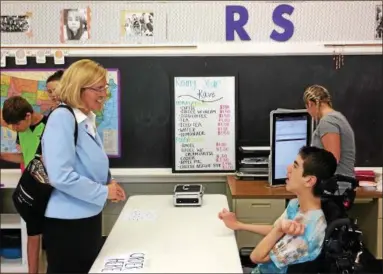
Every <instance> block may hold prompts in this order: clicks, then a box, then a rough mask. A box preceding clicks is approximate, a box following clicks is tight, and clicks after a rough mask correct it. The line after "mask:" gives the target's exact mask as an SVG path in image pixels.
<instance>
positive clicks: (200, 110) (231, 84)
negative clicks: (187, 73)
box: [172, 76, 237, 172]
mask: <svg viewBox="0 0 383 274" xmlns="http://www.w3.org/2000/svg"><path fill="white" fill-rule="evenodd" d="M172 88H173V96H172V98H173V104H172V106H173V110H172V112H173V157H174V158H173V167H172V169H173V172H232V171H234V170H235V160H236V121H235V120H236V101H237V100H236V90H237V89H236V77H235V76H217V77H210V76H203V77H202V76H201V77H196V76H193V77H183V76H179V77H178V76H177V77H174V78H173V83H172Z"/></svg>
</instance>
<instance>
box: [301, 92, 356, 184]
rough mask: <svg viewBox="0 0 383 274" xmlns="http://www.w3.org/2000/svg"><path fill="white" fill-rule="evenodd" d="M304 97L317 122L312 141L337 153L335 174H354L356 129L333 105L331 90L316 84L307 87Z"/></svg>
mask: <svg viewBox="0 0 383 274" xmlns="http://www.w3.org/2000/svg"><path fill="white" fill-rule="evenodd" d="M303 100H304V102H305V104H306V108H307V111H308V113H309V114H310V115H311V116H312V117H313V118H314V119H315V121H316V122H317V127H316V129H315V131H314V132H313V136H312V145H313V146H316V147H319V148H324V149H326V150H328V151H330V152H332V154H334V156H335V158H336V159H337V161H338V167H337V170H336V174H341V175H344V176H349V177H355V173H354V166H355V138H354V131H353V130H352V128H351V126H350V124H349V123H348V121H347V119H346V117H344V116H343V114H341V113H340V112H338V111H336V110H334V109H333V108H332V103H331V96H330V93H329V92H328V91H327V89H326V88H324V87H322V86H319V85H313V86H310V87H308V88H307V89H306V90H305V92H304V95H303Z"/></svg>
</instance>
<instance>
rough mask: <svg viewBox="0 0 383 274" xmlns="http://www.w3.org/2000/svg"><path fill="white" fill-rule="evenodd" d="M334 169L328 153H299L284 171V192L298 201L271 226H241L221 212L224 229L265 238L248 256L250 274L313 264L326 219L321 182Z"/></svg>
mask: <svg viewBox="0 0 383 274" xmlns="http://www.w3.org/2000/svg"><path fill="white" fill-rule="evenodd" d="M336 167H337V162H336V159H335V157H334V156H333V154H332V153H331V152H328V151H326V150H324V149H320V148H317V147H303V148H301V149H300V151H299V154H298V156H297V157H296V159H295V161H294V163H292V164H291V165H290V166H289V167H288V170H287V178H288V179H287V180H286V190H288V191H290V192H292V193H294V194H296V196H297V198H296V199H293V200H291V201H290V202H289V204H288V206H287V208H286V210H285V212H284V213H283V214H282V215H281V216H280V218H278V220H277V221H276V222H275V223H274V225H273V226H272V225H252V224H244V223H241V222H239V221H238V220H237V218H236V216H235V214H234V213H232V212H229V211H228V210H226V209H224V210H222V211H221V212H220V213H219V216H218V217H219V218H220V219H221V220H222V221H223V222H224V223H225V225H226V227H228V228H230V229H233V230H245V231H249V232H253V233H258V234H261V235H264V236H265V237H264V238H263V239H262V240H261V241H260V242H259V244H258V245H257V246H256V247H255V249H254V250H253V251H252V253H251V255H250V259H251V261H252V262H253V263H255V264H257V265H256V267H255V268H254V269H253V270H252V271H251V273H262V274H263V273H286V272H287V269H288V267H289V265H292V264H299V263H304V262H308V261H313V260H315V259H316V258H317V257H318V256H319V254H320V253H321V251H322V246H323V240H324V237H325V230H326V227H327V223H326V218H325V216H324V213H323V211H322V209H321V194H322V192H323V186H322V182H324V181H326V180H329V179H330V178H331V177H333V176H334V173H335V170H336Z"/></svg>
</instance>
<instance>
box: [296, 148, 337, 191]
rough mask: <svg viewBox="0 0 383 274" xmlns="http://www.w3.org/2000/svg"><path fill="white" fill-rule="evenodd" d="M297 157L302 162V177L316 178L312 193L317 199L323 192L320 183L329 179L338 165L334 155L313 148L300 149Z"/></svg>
mask: <svg viewBox="0 0 383 274" xmlns="http://www.w3.org/2000/svg"><path fill="white" fill-rule="evenodd" d="M299 155H300V156H301V158H302V160H303V176H310V175H311V176H315V177H316V178H317V183H316V184H315V186H314V188H313V193H314V195H315V196H317V197H319V196H321V195H322V193H323V190H324V189H323V187H322V186H323V184H322V183H321V182H324V181H327V180H329V179H331V178H332V177H333V176H334V174H335V171H336V168H337V165H338V164H337V161H336V159H335V157H334V155H333V154H332V153H331V152H329V151H327V150H325V149H322V148H318V147H314V146H304V147H302V148H301V149H300V150H299Z"/></svg>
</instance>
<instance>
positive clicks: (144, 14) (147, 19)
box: [120, 10, 154, 38]
mask: <svg viewBox="0 0 383 274" xmlns="http://www.w3.org/2000/svg"><path fill="white" fill-rule="evenodd" d="M120 25H121V36H122V37H127V38H133V37H134V38H138V37H145V36H153V35H154V12H153V11H129V10H123V11H121V18H120Z"/></svg>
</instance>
